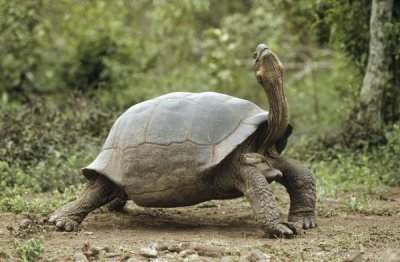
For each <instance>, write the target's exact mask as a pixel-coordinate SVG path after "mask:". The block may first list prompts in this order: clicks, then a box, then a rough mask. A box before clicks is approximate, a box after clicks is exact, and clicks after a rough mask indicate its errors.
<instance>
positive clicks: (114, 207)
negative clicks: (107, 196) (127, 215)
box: [107, 196, 127, 212]
mask: <svg viewBox="0 0 400 262" xmlns="http://www.w3.org/2000/svg"><path fill="white" fill-rule="evenodd" d="M126 202H127V197H126V196H124V197H116V198H114V199H113V200H112V201H111V202H110V203H108V204H107V209H108V210H109V211H117V212H124V210H125V209H124V207H125V205H126Z"/></svg>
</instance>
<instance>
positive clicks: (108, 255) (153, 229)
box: [0, 188, 400, 262]
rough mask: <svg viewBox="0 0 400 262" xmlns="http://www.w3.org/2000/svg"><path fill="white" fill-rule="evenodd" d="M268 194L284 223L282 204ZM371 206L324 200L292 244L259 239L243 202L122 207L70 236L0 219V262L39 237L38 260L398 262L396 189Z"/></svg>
mask: <svg viewBox="0 0 400 262" xmlns="http://www.w3.org/2000/svg"><path fill="white" fill-rule="evenodd" d="M276 195H277V196H278V202H279V203H280V205H281V206H282V217H283V218H284V217H285V213H287V207H288V205H287V202H288V201H287V198H286V196H285V194H284V193H283V192H280V193H279V192H278V193H277V194H276ZM379 203H380V205H379V207H378V209H379V210H375V211H376V212H374V210H372V211H371V212H369V213H368V212H365V210H364V211H362V212H357V210H352V209H346V208H343V207H342V204H341V203H339V202H338V201H335V200H326V201H324V202H322V203H319V206H318V225H319V226H318V228H316V229H312V230H307V231H305V232H303V234H301V235H299V236H297V237H296V238H294V239H266V238H264V237H263V232H262V231H261V229H260V228H259V227H258V226H257V224H256V223H255V221H254V219H253V216H252V211H251V209H250V206H249V204H248V203H247V202H246V201H245V199H243V198H241V199H236V200H230V201H210V202H206V203H202V204H199V205H197V206H193V207H186V208H174V209H148V208H147V209H146V208H140V207H137V206H135V205H134V204H133V203H129V205H128V207H127V211H126V212H125V213H115V212H108V211H105V210H98V211H96V212H94V213H93V214H90V215H89V216H88V217H87V219H86V220H85V221H84V223H83V224H82V226H81V230H80V231H79V232H77V233H64V232H57V231H55V230H54V228H53V227H52V226H51V225H47V224H46V223H44V222H45V220H46V217H45V216H41V215H40V214H39V215H38V214H19V215H15V214H11V213H2V214H0V246H1V249H0V251H1V252H0V261H3V260H4V261H14V260H17V258H16V257H17V253H16V248H15V246H14V241H15V240H16V239H17V240H19V241H20V242H21V243H24V242H26V240H27V239H30V238H36V239H40V238H41V237H43V240H44V241H43V244H42V245H43V248H44V252H43V253H42V254H41V255H40V258H39V260H40V261H129V262H132V261H379V260H380V261H400V189H398V188H397V189H393V190H392V191H391V192H390V193H389V194H388V195H387V196H386V197H385V198H383V199H382V200H380V202H379ZM390 259H393V260H390ZM396 259H397V260H396Z"/></svg>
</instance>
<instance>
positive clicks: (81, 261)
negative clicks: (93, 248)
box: [74, 251, 89, 262]
mask: <svg viewBox="0 0 400 262" xmlns="http://www.w3.org/2000/svg"><path fill="white" fill-rule="evenodd" d="M74 261H75V262H88V261H89V260H88V259H87V257H86V256H85V255H84V254H83V252H81V251H78V252H76V253H75V254H74Z"/></svg>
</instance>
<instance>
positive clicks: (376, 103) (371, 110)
mask: <svg viewBox="0 0 400 262" xmlns="http://www.w3.org/2000/svg"><path fill="white" fill-rule="evenodd" d="M392 8H393V0H373V1H372V9H371V18H370V35H371V39H370V42H369V57H368V65H367V70H366V73H365V76H364V80H363V85H362V88H361V94H360V109H359V112H358V114H357V120H358V121H359V122H360V123H362V125H363V126H365V127H369V128H372V129H373V130H375V131H379V130H382V127H383V126H384V118H383V108H384V103H383V98H384V91H385V86H386V85H387V84H388V77H389V72H388V69H389V64H390V61H389V60H390V59H389V56H388V55H387V53H386V52H385V46H386V45H385V43H386V41H385V34H384V28H385V25H386V24H388V23H390V22H391V19H392Z"/></svg>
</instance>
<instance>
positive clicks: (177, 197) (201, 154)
mask: <svg viewBox="0 0 400 262" xmlns="http://www.w3.org/2000/svg"><path fill="white" fill-rule="evenodd" d="M253 69H254V72H255V75H256V78H257V81H258V82H259V84H260V85H261V86H262V87H263V88H264V90H265V92H266V94H267V96H268V100H269V108H270V112H269V113H268V112H267V111H265V110H263V109H261V108H260V107H258V106H257V105H255V104H254V103H252V102H249V101H246V100H243V99H239V98H236V97H232V96H229V95H225V94H219V93H214V92H205V93H188V92H177V93H170V94H167V95H163V96H160V97H156V98H154V99H151V100H148V101H145V102H142V103H139V104H136V105H134V106H132V107H131V108H129V109H128V110H127V111H126V112H125V113H123V114H122V115H121V116H120V117H119V118H118V119H117V120H116V122H115V123H114V125H113V127H112V129H111V131H110V133H109V135H108V138H107V140H106V141H105V143H104V146H103V148H102V150H101V152H100V154H99V155H98V156H97V158H96V159H95V160H94V161H93V162H92V163H91V164H90V165H89V166H87V167H85V168H83V175H84V176H85V177H86V178H87V179H88V182H87V185H86V187H85V188H84V189H83V191H82V192H81V194H80V196H79V198H78V199H77V200H75V201H73V202H70V203H68V204H66V205H65V206H63V207H61V208H59V209H58V210H57V211H56V212H55V213H54V214H53V215H52V216H51V218H50V222H52V223H54V224H55V225H56V227H57V228H58V229H59V230H65V231H76V230H78V225H79V224H80V223H81V222H82V220H83V219H84V218H85V217H86V216H87V215H88V214H89V213H90V212H91V211H93V210H94V209H96V208H98V207H101V206H103V205H105V204H107V203H110V202H116V203H121V202H122V204H124V202H126V200H128V199H130V200H133V201H134V202H135V203H136V204H137V205H140V206H144V207H179V206H188V205H194V204H197V203H200V202H203V201H207V200H212V199H231V198H236V197H241V196H243V195H244V196H245V197H246V198H247V199H248V201H249V202H250V204H251V207H252V209H253V212H254V214H255V218H256V221H257V222H258V223H259V224H260V226H261V227H262V229H263V230H264V232H265V233H266V235H267V236H269V237H282V236H283V237H291V236H293V235H295V234H297V232H298V228H299V227H303V228H305V229H306V228H311V227H315V226H316V221H315V202H316V191H315V183H314V179H313V176H312V175H311V174H310V172H309V171H308V170H307V169H306V168H304V167H303V166H302V165H301V164H300V163H299V162H298V161H296V160H293V159H290V158H285V157H282V156H280V153H281V151H282V150H283V149H284V147H285V146H286V141H287V138H288V136H289V135H290V133H291V130H292V128H291V126H290V125H289V124H288V121H289V113H288V107H287V101H286V97H285V93H284V90H283V85H282V77H283V74H282V73H283V68H282V64H281V62H280V61H279V59H278V57H277V56H276V55H275V54H274V53H273V52H272V51H271V50H270V49H268V48H267V46H266V45H264V44H260V45H258V47H257V49H256V51H255V53H254V56H253ZM271 181H277V182H279V183H281V184H283V185H284V186H285V187H286V189H287V191H288V193H289V196H290V211H289V218H288V221H289V222H284V221H281V219H280V217H279V214H278V210H277V207H276V203H275V201H274V198H273V195H272V192H271V187H270V185H269V183H270V182H271Z"/></svg>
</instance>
